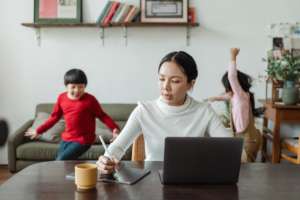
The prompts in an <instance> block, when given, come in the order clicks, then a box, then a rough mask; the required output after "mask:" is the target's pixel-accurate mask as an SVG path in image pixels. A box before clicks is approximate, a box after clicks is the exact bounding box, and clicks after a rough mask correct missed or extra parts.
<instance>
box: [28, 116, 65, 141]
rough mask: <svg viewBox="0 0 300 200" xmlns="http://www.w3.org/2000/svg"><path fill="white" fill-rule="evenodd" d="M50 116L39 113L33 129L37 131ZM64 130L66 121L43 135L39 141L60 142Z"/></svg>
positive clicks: (60, 121) (58, 123)
mask: <svg viewBox="0 0 300 200" xmlns="http://www.w3.org/2000/svg"><path fill="white" fill-rule="evenodd" d="M49 116H50V114H49V113H45V112H39V113H37V115H36V118H35V119H34V122H33V124H32V127H31V128H33V129H37V128H38V127H39V126H40V125H42V124H43V123H44V122H45V121H46V120H47V119H48V118H49ZM64 130H65V122H64V120H62V119H61V120H59V121H58V122H57V123H56V124H55V125H54V126H52V127H51V128H50V129H48V130H47V131H46V132H45V133H43V134H42V135H41V136H40V137H39V138H38V140H40V141H43V142H51V143H57V142H59V141H60V135H61V133H62V132H63V131H64Z"/></svg>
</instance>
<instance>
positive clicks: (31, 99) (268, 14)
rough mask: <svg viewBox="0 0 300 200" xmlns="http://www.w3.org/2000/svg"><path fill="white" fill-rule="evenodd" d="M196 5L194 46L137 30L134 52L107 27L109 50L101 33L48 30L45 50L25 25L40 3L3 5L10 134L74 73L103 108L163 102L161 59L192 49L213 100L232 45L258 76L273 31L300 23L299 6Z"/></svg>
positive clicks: (1, 76) (204, 91)
mask: <svg viewBox="0 0 300 200" xmlns="http://www.w3.org/2000/svg"><path fill="white" fill-rule="evenodd" d="M83 1H84V2H85V5H86V7H85V9H86V10H87V9H88V10H89V11H90V12H93V13H97V10H96V9H97V7H98V6H97V3H100V2H101V0H83ZM127 2H129V1H127ZM130 2H135V3H138V2H139V1H138V0H131V1H130ZM191 3H192V4H194V5H196V7H197V14H198V21H199V22H200V24H201V25H200V27H197V28H193V29H192V32H191V34H192V38H191V45H190V46H188V47H187V46H186V45H185V29H184V28H178V27H177V28H176V27H175V28H174V27H173V28H164V27H159V28H154V27H153V28H130V29H129V32H128V34H129V36H128V37H129V38H128V46H127V47H125V46H124V40H123V38H122V29H121V28H112V29H107V31H106V39H105V46H104V47H103V46H102V45H101V40H100V39H99V30H97V29H96V28H76V29H74V28H73V29H68V28H53V29H52V28H49V29H42V43H41V47H38V46H37V42H36V40H35V32H34V29H31V28H26V27H24V26H21V25H20V24H21V23H22V22H32V18H33V0H22V1H20V0H1V8H0V30H1V31H0V44H1V45H0V95H1V98H0V115H1V116H2V117H5V118H6V119H7V120H8V121H9V123H10V127H11V133H12V132H13V131H15V130H16V129H17V128H18V127H20V126H21V125H22V123H24V122H25V121H26V120H28V119H30V118H32V117H33V113H34V108H35V105H36V104H37V103H40V102H54V101H55V99H56V97H57V95H58V94H59V93H60V92H62V91H63V90H64V86H63V75H64V73H65V72H66V70H68V69H70V68H71V67H81V68H82V69H83V70H84V71H85V72H86V73H87V76H88V79H89V85H88V91H89V92H90V93H92V94H94V95H95V96H96V97H97V98H98V99H99V100H100V101H101V102H126V103H127V102H137V101H138V100H149V99H154V98H156V97H157V96H158V90H157V65H158V63H159V61H160V59H161V58H162V57H163V56H164V55H165V54H166V53H168V52H170V51H174V50H185V51H187V52H189V53H190V54H191V55H192V56H194V58H195V59H196V61H197V63H198V67H199V72H200V75H199V79H198V82H197V84H196V87H195V89H194V90H193V92H192V95H193V96H194V97H195V98H197V99H201V98H206V97H208V96H211V95H215V94H218V93H220V92H221V91H222V86H221V84H220V78H221V75H222V74H223V73H224V71H225V70H226V64H227V63H228V57H229V56H228V49H229V48H230V47H232V46H238V47H240V48H241V54H240V56H239V63H240V65H241V67H240V68H241V70H243V71H246V72H247V73H249V74H251V75H253V76H254V77H256V76H258V74H263V73H264V70H265V63H262V62H261V58H262V57H263V56H265V52H266V50H267V49H268V48H269V41H268V39H267V37H266V27H267V25H268V24H270V23H274V22H275V23H277V22H296V21H300V15H299V8H300V1H299V0H275V1H274V0H264V1H261V0H252V1H246V0H226V1H220V0H199V1H198V0H194V1H191ZM86 14H87V13H86ZM85 16H86V17H88V16H87V15H85ZM86 19H87V18H86ZM253 91H254V92H255V94H256V97H257V98H259V97H263V96H264V84H262V83H261V84H257V85H255V87H254V89H253ZM1 154H2V155H1ZM6 157H7V156H6V151H4V150H3V148H2V150H0V163H6V162H7V161H6V159H7V158H6Z"/></svg>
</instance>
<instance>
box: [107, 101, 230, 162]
mask: <svg viewBox="0 0 300 200" xmlns="http://www.w3.org/2000/svg"><path fill="white" fill-rule="evenodd" d="M140 133H143V135H144V140H145V153H146V160H147V161H163V158H164V141H165V137H170V136H173V137H203V136H204V135H205V134H207V135H209V136H211V137H233V135H232V133H231V132H229V131H227V130H226V129H225V128H224V126H223V125H222V122H221V121H220V119H219V117H218V116H217V114H216V113H215V112H214V111H213V109H212V108H211V107H210V105H209V104H208V103H204V102H198V101H196V100H194V99H193V98H191V97H189V96H188V97H187V99H186V101H185V103H184V104H183V105H181V106H169V105H168V104H166V103H165V102H163V101H162V100H161V99H157V100H155V101H149V102H145V103H138V106H137V107H136V108H135V110H134V111H133V112H132V113H131V115H130V117H129V119H128V121H127V124H126V125H125V127H124V128H123V130H122V131H121V133H120V135H119V136H118V137H117V138H116V140H115V141H114V142H113V143H112V144H111V145H110V146H109V148H108V152H106V153H105V155H106V156H109V157H110V156H112V157H114V158H116V159H118V160H120V159H121V158H122V156H123V155H124V153H125V151H126V150H127V148H128V147H129V146H130V145H131V144H132V143H133V141H134V139H135V138H136V137H137V136H138V135H139V134H140Z"/></svg>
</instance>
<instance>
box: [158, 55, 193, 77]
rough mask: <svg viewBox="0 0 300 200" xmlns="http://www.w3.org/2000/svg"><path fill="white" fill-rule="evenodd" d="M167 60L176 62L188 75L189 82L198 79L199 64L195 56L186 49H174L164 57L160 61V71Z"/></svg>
mask: <svg viewBox="0 0 300 200" xmlns="http://www.w3.org/2000/svg"><path fill="white" fill-rule="evenodd" d="M165 62H175V63H176V64H177V65H179V66H180V68H181V70H182V72H183V73H184V74H185V75H186V76H187V79H188V83H190V82H191V81H192V80H196V78H197V76H198V70H197V64H196V62H195V60H194V58H193V57H192V56H191V55H189V54H188V53H186V52H184V51H174V52H171V53H168V54H167V55H166V56H165V57H163V58H162V59H161V61H160V63H159V67H158V71H159V70H160V68H161V66H162V64H163V63H165Z"/></svg>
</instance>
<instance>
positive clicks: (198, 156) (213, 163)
mask: <svg viewBox="0 0 300 200" xmlns="http://www.w3.org/2000/svg"><path fill="white" fill-rule="evenodd" d="M242 149H243V139H242V138H227V137H224V138H212V137H203V138H199V137H167V138H166V139H165V154H164V165H163V170H160V171H159V177H160V180H161V183H162V184H178V183H179V184H184V183H188V184H193V183H200V184H235V183H237V182H238V178H239V171H240V165H241V154H242Z"/></svg>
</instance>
